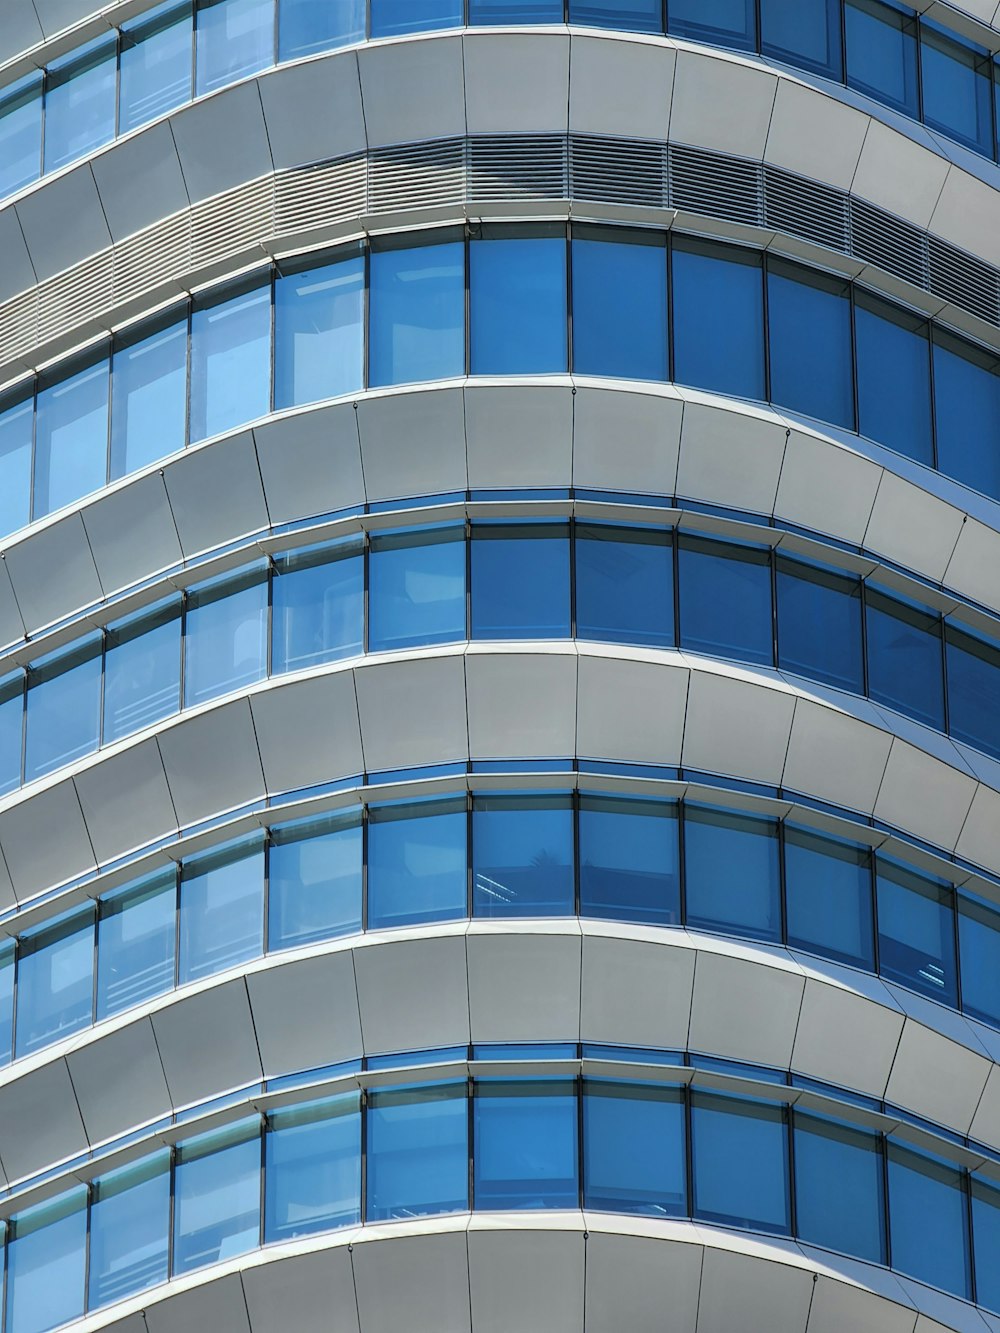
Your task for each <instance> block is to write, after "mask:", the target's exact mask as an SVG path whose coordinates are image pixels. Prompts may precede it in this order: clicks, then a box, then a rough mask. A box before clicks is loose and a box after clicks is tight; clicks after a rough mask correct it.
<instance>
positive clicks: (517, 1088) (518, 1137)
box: [473, 1079, 580, 1209]
mask: <svg viewBox="0 0 1000 1333" xmlns="http://www.w3.org/2000/svg"><path fill="white" fill-rule="evenodd" d="M473 1113H474V1121H473V1135H474V1139H473V1141H474V1143H475V1180H474V1182H473V1191H474V1193H473V1198H474V1203H475V1207H476V1208H477V1209H479V1208H482V1209H507V1208H518V1209H522V1208H578V1207H579V1206H580V1197H579V1192H580V1186H579V1172H578V1162H577V1131H576V1089H575V1084H573V1083H570V1082H569V1081H564V1080H560V1079H534V1080H532V1081H530V1082H528V1081H523V1082H517V1083H514V1082H510V1083H508V1082H506V1081H502V1080H500V1079H496V1080H493V1079H489V1080H481V1081H480V1082H479V1083H477V1084H476V1089H475V1097H474V1100H473Z"/></svg>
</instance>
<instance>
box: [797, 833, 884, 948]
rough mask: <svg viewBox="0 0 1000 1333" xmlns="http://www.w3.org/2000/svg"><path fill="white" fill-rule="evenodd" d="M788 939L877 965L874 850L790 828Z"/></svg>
mask: <svg viewBox="0 0 1000 1333" xmlns="http://www.w3.org/2000/svg"><path fill="white" fill-rule="evenodd" d="M785 901H786V912H787V918H788V943H789V944H791V945H793V946H795V945H800V946H801V947H802V948H804V949H809V950H811V951H812V952H813V953H819V954H824V955H826V956H827V957H830V958H837V959H839V960H841V961H843V962H845V963H853V964H854V965H855V966H857V967H863V968H865V970H866V971H868V972H874V970H875V949H874V941H873V938H872V935H873V929H874V926H873V914H872V869H871V852H870V851H869V850H868V848H867V847H858V846H855V845H854V844H853V843H849V842H841V841H839V840H835V839H833V838H822V837H820V836H819V834H817V833H809V832H807V831H806V830H805V829H800V828H793V827H791V826H789V827H787V828H786V829H785Z"/></svg>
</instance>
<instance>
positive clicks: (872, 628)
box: [865, 588, 944, 731]
mask: <svg viewBox="0 0 1000 1333" xmlns="http://www.w3.org/2000/svg"><path fill="white" fill-rule="evenodd" d="M865 600H866V612H865V616H866V623H867V628H868V692H869V694H870V695H871V697H872V698H873V699H877V700H878V701H879V702H880V703H885V704H889V705H890V706H891V707H892V708H898V709H899V711H900V712H901V713H908V714H909V715H910V716H911V717H915V718H917V719H918V720H919V721H920V722H926V723H927V724H928V726H931V727H937V729H938V730H939V731H943V730H944V662H943V659H942V654H941V622H940V620H939V618H938V617H937V616H936V615H933V614H931V612H929V611H923V610H921V609H920V608H918V607H915V606H909V605H907V604H906V603H905V602H897V601H896V600H895V599H894V598H892V597H886V596H885V595H884V594H883V593H880V592H876V591H875V590H874V589H873V588H869V589H868V590H867V592H866V595H865Z"/></svg>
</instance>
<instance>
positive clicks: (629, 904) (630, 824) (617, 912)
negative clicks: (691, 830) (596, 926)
mask: <svg viewBox="0 0 1000 1333" xmlns="http://www.w3.org/2000/svg"><path fill="white" fill-rule="evenodd" d="M677 829H678V825H677V807H676V806H675V805H673V804H672V803H670V802H664V801H642V800H623V799H621V798H619V797H614V796H582V797H581V798H580V834H579V838H580V914H581V916H591V917H604V918H606V919H609V920H615V921H645V922H648V923H650V924H651V925H663V926H670V925H676V924H677V923H678V922H679V921H680V866H679V851H678V833H677Z"/></svg>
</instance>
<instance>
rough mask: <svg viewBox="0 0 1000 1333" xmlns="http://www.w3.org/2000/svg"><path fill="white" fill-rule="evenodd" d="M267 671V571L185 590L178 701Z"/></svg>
mask: <svg viewBox="0 0 1000 1333" xmlns="http://www.w3.org/2000/svg"><path fill="white" fill-rule="evenodd" d="M266 672H267V576H266V571H265V570H263V569H257V570H250V571H248V572H247V573H245V574H240V575H237V576H236V577H235V578H227V579H222V580H219V581H217V582H215V583H211V584H208V585H206V586H204V587H203V588H201V589H199V590H198V591H196V592H192V593H189V594H188V603H187V615H186V617H185V623H184V703H185V705H187V706H190V705H192V704H197V703H203V702H204V701H205V700H206V699H212V698H214V697H215V696H216V695H219V694H226V693H228V692H229V691H230V690H236V689H239V688H240V687H241V686H245V685H251V684H253V682H254V681H255V680H260V679H261V678H262V677H263V676H264V675H265V674H266Z"/></svg>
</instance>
